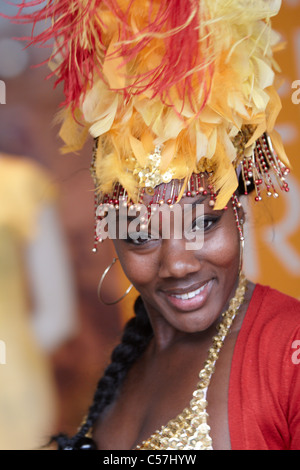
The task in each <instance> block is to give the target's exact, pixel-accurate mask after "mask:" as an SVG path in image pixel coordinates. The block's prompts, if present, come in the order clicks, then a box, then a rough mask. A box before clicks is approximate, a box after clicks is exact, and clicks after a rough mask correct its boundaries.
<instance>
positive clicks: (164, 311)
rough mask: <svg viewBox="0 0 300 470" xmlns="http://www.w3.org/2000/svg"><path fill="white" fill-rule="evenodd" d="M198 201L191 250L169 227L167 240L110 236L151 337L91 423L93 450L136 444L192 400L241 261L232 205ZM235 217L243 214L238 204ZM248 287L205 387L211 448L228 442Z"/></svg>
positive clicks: (225, 446) (226, 447)
mask: <svg viewBox="0 0 300 470" xmlns="http://www.w3.org/2000/svg"><path fill="white" fill-rule="evenodd" d="M198 199H199V198H198ZM196 200H197V197H196V198H183V199H182V200H181V201H180V202H179V204H180V205H181V206H182V208H183V205H184V204H186V203H189V204H191V203H192V202H193V201H194V202H195V201H196ZM203 203H204V217H201V220H200V221H199V220H195V219H194V221H193V222H194V230H196V229H197V227H198V226H199V224H200V225H201V227H203V229H204V244H203V246H202V247H201V248H200V249H198V250H187V249H186V240H185V239H179V240H178V239H176V238H175V237H174V233H172V232H171V237H170V239H161V238H160V239H158V240H150V241H148V240H147V241H146V242H142V243H133V242H132V241H130V242H128V241H125V240H116V241H115V248H116V251H117V254H118V257H119V259H120V262H121V264H122V266H123V269H124V271H125V274H126V275H127V277H128V279H129V280H130V282H131V283H132V284H133V285H134V286H135V288H136V289H137V290H138V291H139V293H140V294H141V296H142V299H143V301H144V305H145V307H146V310H147V313H148V315H149V318H150V321H151V324H152V327H153V331H154V337H153V339H152V340H151V342H150V344H149V346H148V348H147V349H146V351H145V353H144V354H143V355H142V357H141V358H140V359H139V360H138V361H137V362H136V363H135V364H134V366H133V367H132V369H131V370H130V371H129V373H128V375H127V377H126V380H125V383H124V385H123V386H122V388H121V390H120V393H119V394H118V397H117V399H116V400H115V402H114V403H113V404H112V405H111V406H110V407H108V409H107V410H106V411H105V413H104V415H103V416H102V417H101V419H100V420H99V422H98V424H97V426H96V427H95V431H94V439H95V440H96V442H97V445H98V448H99V449H100V450H104V449H110V450H114V449H122V450H125V449H133V448H135V446H137V445H138V444H141V442H142V441H143V440H146V439H148V438H149V437H150V436H151V434H152V433H153V432H155V431H156V430H157V429H159V428H160V427H161V426H163V425H166V424H167V423H168V421H169V420H170V419H172V418H174V417H176V416H177V415H178V414H180V413H181V412H182V410H183V409H184V408H185V407H186V406H188V404H189V402H190V400H191V398H192V394H193V391H194V390H195V388H196V385H197V383H198V381H199V378H198V374H199V371H200V370H201V369H202V366H203V364H204V362H205V360H206V358H207V351H208V349H209V348H210V347H211V341H212V337H213V336H214V334H215V332H216V325H217V324H218V323H219V321H220V316H221V314H222V312H224V311H225V310H226V308H227V307H228V303H229V300H230V299H231V298H232V297H233V296H234V293H235V290H236V287H237V284H238V272H239V260H240V240H239V234H238V230H237V227H236V222H235V218H234V212H233V209H232V206H231V204H229V205H228V210H226V211H224V210H222V211H216V210H214V209H213V208H212V207H210V206H209V199H207V198H205V199H204V201H203ZM239 216H240V217H244V214H243V210H242V209H239ZM172 235H173V236H172ZM200 287H202V288H203V293H202V294H200V297H197V298H196V300H195V298H192V299H185V300H182V297H180V296H182V295H183V294H185V293H187V292H192V291H195V290H197V289H199V288H200ZM253 290H254V285H253V284H252V283H250V282H248V286H247V293H246V298H245V302H244V303H243V305H242V307H241V309H240V312H239V314H238V316H237V318H236V320H235V322H234V324H233V326H232V328H231V330H230V333H229V334H228V336H227V338H226V341H225V344H224V346H223V348H222V350H221V353H220V356H219V359H218V361H217V365H216V370H215V373H214V375H213V377H212V381H211V384H210V386H209V389H208V407H207V411H208V414H209V421H208V424H209V425H210V426H211V432H210V435H211V437H212V440H213V447H214V449H216V450H218V449H223V450H229V449H230V448H231V444H230V435H229V426H228V410H227V407H228V399H227V395H228V386H229V375H230V365H231V360H232V355H233V351H234V346H235V342H236V339H237V336H238V333H239V330H240V328H241V325H242V322H243V318H244V315H245V313H246V310H247V307H248V305H249V301H250V299H251V296H252V293H253ZM175 295H177V297H178V296H179V297H180V298H179V300H178V298H176V297H175V298H174V296H175ZM201 295H202V297H201ZM197 299H198V300H197Z"/></svg>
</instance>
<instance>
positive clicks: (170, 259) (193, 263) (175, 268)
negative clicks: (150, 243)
mask: <svg viewBox="0 0 300 470" xmlns="http://www.w3.org/2000/svg"><path fill="white" fill-rule="evenodd" d="M200 268H201V263H200V260H199V258H197V257H196V253H195V251H193V250H187V249H186V241H185V240H184V239H181V240H177V239H174V238H173V239H165V240H163V241H162V246H161V256H160V267H159V272H158V276H159V277H160V278H170V277H173V278H184V277H185V276H188V275H189V274H192V273H195V272H198V271H199V269H200Z"/></svg>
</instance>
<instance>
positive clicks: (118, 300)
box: [97, 258, 133, 305]
mask: <svg viewBox="0 0 300 470" xmlns="http://www.w3.org/2000/svg"><path fill="white" fill-rule="evenodd" d="M118 259H119V258H114V259H113V260H112V262H111V263H110V265H109V266H108V267H107V268H106V269H105V271H104V273H103V274H102V276H101V279H100V282H99V285H98V289H97V293H98V298H99V299H100V300H101V302H103V303H104V304H105V305H114V304H117V303H118V302H121V300H123V299H124V297H126V295H127V294H129V292H130V291H131V289H132V287H133V285H132V284H130V286H129V287H128V289H127V290H126V292H125V294H123V295H122V297H120V298H119V299H117V300H114V301H112V302H107V301H106V300H104V299H103V297H102V295H101V289H102V285H103V282H104V279H105V277H106V275H107V273H108V271H109V270H110V268H111V267H112V266H113V265H114V264H115V262H116V261H118Z"/></svg>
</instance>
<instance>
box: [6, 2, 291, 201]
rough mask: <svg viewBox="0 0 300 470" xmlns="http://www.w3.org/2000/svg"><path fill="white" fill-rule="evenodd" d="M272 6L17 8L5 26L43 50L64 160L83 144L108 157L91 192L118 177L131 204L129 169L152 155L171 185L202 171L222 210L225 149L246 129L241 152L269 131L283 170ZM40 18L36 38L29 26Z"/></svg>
mask: <svg viewBox="0 0 300 470" xmlns="http://www.w3.org/2000/svg"><path fill="white" fill-rule="evenodd" d="M280 6H281V1H280V0H48V1H46V2H45V1H42V0H31V1H26V0H24V1H23V2H22V3H21V4H19V12H18V14H17V15H16V16H15V17H14V18H13V21H14V22H22V23H24V22H25V23H32V24H33V35H32V37H31V38H27V39H28V40H29V42H30V44H37V45H41V46H43V45H45V44H46V43H48V42H49V41H51V40H52V42H53V52H52V55H51V57H50V59H49V63H50V66H51V70H52V74H55V75H56V76H57V82H56V84H58V83H63V84H64V85H63V86H64V93H65V101H64V103H62V107H63V109H62V111H61V112H60V119H61V121H62V127H61V131H60V135H61V137H62V139H63V140H64V142H65V146H64V147H63V152H69V151H76V150H79V149H80V148H81V147H82V146H83V144H84V142H85V140H86V138H87V135H88V134H90V135H91V136H92V137H94V138H103V139H104V140H102V141H105V142H106V146H108V147H109V151H108V152H104V151H103V149H102V150H98V153H97V159H98V161H97V168H98V171H97V174H98V178H99V191H104V190H105V191H109V190H110V189H112V188H113V185H114V183H115V182H116V178H117V179H118V181H119V182H120V183H122V182H123V183H124V185H125V189H127V191H128V193H129V194H135V193H136V192H137V191H136V190H137V181H136V180H135V179H134V177H133V166H132V164H131V163H130V164H129V162H132V161H135V162H136V164H138V165H139V166H143V165H147V157H148V156H149V154H150V153H151V151H153V149H154V148H155V146H156V145H161V146H162V149H163V150H162V156H161V168H162V170H166V168H168V169H169V170H170V172H171V174H172V177H173V178H186V177H187V175H189V174H190V173H191V172H193V171H201V170H202V168H201V162H203V160H204V159H205V161H206V162H207V161H210V162H211V165H212V166H213V167H214V169H215V185H216V190H218V191H219V196H218V203H217V206H216V207H217V208H220V207H224V206H225V205H226V203H227V201H228V196H229V197H230V194H233V192H234V191H235V189H236V187H237V178H236V176H235V172H234V171H233V170H234V169H235V167H236V165H237V163H238V162H237V149H236V148H235V147H234V145H233V141H234V138H235V137H236V136H237V134H238V133H239V132H241V130H242V129H243V127H244V126H252V127H253V129H254V132H253V135H252V137H251V138H250V139H249V141H248V142H247V143H246V148H245V151H251V148H252V147H253V146H254V144H255V141H256V139H258V138H259V137H260V136H261V135H262V134H263V133H264V132H268V133H269V135H270V137H271V139H272V138H273V145H274V147H275V149H276V150H277V152H278V153H279V157H281V158H282V160H284V161H285V162H287V157H286V155H285V153H284V150H283V146H282V143H281V141H280V138H279V136H278V134H277V133H275V131H274V125H275V121H276V117H277V115H278V113H279V111H280V107H281V105H280V99H279V98H278V94H277V92H276V89H275V84H276V72H278V71H279V69H278V66H277V64H276V62H275V60H274V57H273V53H274V50H276V48H278V47H279V40H280V38H279V36H278V34H277V33H276V32H275V31H274V30H273V29H272V26H271V18H272V17H273V16H274V15H276V14H277V13H278V11H279V9H280ZM28 7H30V8H31V9H30V12H29V11H28V10H27V8H28ZM33 7H35V8H34V11H33V12H32V8H33ZM49 19H50V20H51V24H50V25H49V26H48V27H47V26H46V27H45V29H44V31H42V32H40V33H38V34H37V35H34V29H35V26H36V24H37V23H38V22H40V21H46V20H49ZM23 39H25V38H23ZM110 165H111V168H110Z"/></svg>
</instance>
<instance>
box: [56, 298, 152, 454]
mask: <svg viewBox="0 0 300 470" xmlns="http://www.w3.org/2000/svg"><path fill="white" fill-rule="evenodd" d="M134 312H135V316H134V317H133V318H131V319H130V320H129V321H128V323H127V324H126V326H125V329H124V332H123V336H122V340H121V343H120V344H119V345H118V346H116V348H115V349H114V350H113V352H112V355H111V362H110V364H109V365H108V367H107V368H106V370H105V371H104V375H103V377H102V378H101V379H100V380H99V382H98V385H97V389H96V392H95V394H94V400H93V403H92V405H91V407H90V409H89V411H88V414H87V418H86V420H85V422H84V423H83V424H82V426H81V427H80V429H79V431H78V432H77V434H75V436H73V437H71V438H70V437H68V436H66V435H65V434H59V435H58V436H55V437H54V438H53V439H52V441H56V442H57V445H58V449H59V450H82V449H83V450H85V449H89V450H90V449H92V448H95V445H94V443H93V441H91V440H90V439H88V438H85V436H86V434H87V433H88V431H89V430H90V429H91V428H92V426H93V424H94V423H95V422H96V420H97V418H98V417H99V416H100V415H101V413H102V412H103V411H104V410H105V408H106V407H107V406H108V405H109V404H111V403H112V402H113V400H114V398H115V397H116V394H117V392H118V390H119V389H120V387H121V385H122V383H123V381H124V379H125V377H126V375H127V373H128V371H129V369H130V368H131V366H132V365H133V364H134V362H135V361H136V360H137V359H138V358H139V357H140V356H141V354H142V353H143V352H144V351H145V349H146V347H147V345H148V343H149V341H150V339H151V338H152V336H153V331H152V327H151V324H150V321H149V318H148V315H147V312H146V309H145V307H144V304H143V301H142V298H141V297H140V296H139V297H138V298H137V299H136V302H135V305H134Z"/></svg>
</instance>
